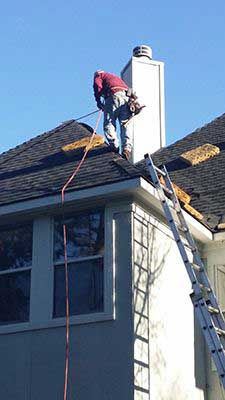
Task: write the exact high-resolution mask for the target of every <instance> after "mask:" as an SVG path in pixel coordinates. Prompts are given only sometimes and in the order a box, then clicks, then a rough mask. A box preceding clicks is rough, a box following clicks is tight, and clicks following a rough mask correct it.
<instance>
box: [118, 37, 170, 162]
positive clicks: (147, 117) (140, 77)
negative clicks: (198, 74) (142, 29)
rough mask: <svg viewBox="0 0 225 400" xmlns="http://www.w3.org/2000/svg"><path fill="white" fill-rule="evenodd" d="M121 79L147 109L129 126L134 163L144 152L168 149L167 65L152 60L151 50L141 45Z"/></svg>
mask: <svg viewBox="0 0 225 400" xmlns="http://www.w3.org/2000/svg"><path fill="white" fill-rule="evenodd" d="M121 77H122V79H123V80H124V81H125V82H126V84H127V85H128V86H129V87H131V88H132V89H133V91H134V92H135V93H136V95H137V96H138V99H139V102H140V103H141V104H144V105H145V106H146V107H145V108H144V109H143V110H142V111H141V112H140V114H138V115H136V116H135V117H134V118H133V119H132V120H131V121H130V123H129V129H130V130H131V132H132V135H133V155H132V161H133V162H137V161H140V160H142V159H143V158H144V154H145V153H150V154H151V153H153V152H154V151H156V150H158V149H160V148H161V147H163V146H165V108H164V63H162V62H160V61H154V60H152V50H151V48H150V47H148V46H144V45H142V46H138V47H135V49H134V50H133V57H132V58H131V60H130V61H129V62H128V64H127V65H126V66H125V68H124V69H123V70H122V72H121Z"/></svg>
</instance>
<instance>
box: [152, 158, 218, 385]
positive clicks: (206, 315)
mask: <svg viewBox="0 0 225 400" xmlns="http://www.w3.org/2000/svg"><path fill="white" fill-rule="evenodd" d="M145 161H146V166H147V169H148V172H149V174H150V176H151V179H152V182H153V185H154V186H155V188H156V190H157V193H158V195H159V199H160V202H161V204H162V207H163V210H164V213H165V216H166V219H167V221H168V224H169V226H170V228H171V231H172V233H173V236H174V239H175V241H176V244H177V247H178V249H179V252H180V255H181V257H182V260H183V262H184V265H185V268H186V271H187V274H188V276H189V279H190V281H191V284H192V289H193V293H191V295H190V297H191V301H192V303H193V306H194V310H195V314H196V316H197V319H198V321H199V323H200V327H201V329H202V333H203V336H204V338H205V340H206V343H207V345H208V349H209V351H210V354H211V356H212V358H213V360H214V363H215V365H216V368H217V372H218V375H219V378H220V380H221V383H222V385H223V387H224V389H225V321H224V317H223V314H222V311H221V309H220V306H219V304H218V301H217V298H216V295H215V294H214V291H213V288H212V286H211V283H210V281H209V278H208V276H207V273H206V271H205V267H204V263H203V261H202V259H201V256H200V253H199V250H198V248H197V246H196V244H195V241H194V238H193V236H192V234H191V232H190V230H189V227H188V225H187V222H186V220H185V217H184V215H183V212H182V209H181V206H180V202H179V200H178V198H177V196H176V193H175V191H174V187H173V185H172V182H171V180H170V177H169V174H168V172H167V169H166V167H165V166H163V167H162V169H159V168H157V167H155V166H154V163H153V161H152V159H151V157H150V156H149V155H148V154H146V155H145ZM158 175H160V176H162V177H163V179H164V182H165V187H164V186H163V185H162V183H161V182H160V179H159V176H158ZM168 196H170V198H171V201H172V205H173V208H174V211H175V213H176V216H177V219H178V222H179V224H180V227H178V226H177V223H176V221H175V219H174V217H173V214H172V211H171V206H170V204H169V201H168V200H167V197H168ZM179 229H181V230H182V233H183V235H184V238H185V240H186V242H187V243H186V242H184V241H183V240H182V237H181V235H180V232H179ZM186 247H188V248H189V249H190V250H191V255H192V257H193V261H190V259H189V253H188V252H187V250H186Z"/></svg>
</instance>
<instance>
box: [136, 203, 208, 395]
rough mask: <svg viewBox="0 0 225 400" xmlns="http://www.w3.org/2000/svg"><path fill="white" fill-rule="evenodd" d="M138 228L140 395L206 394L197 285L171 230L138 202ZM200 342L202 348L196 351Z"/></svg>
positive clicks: (137, 352) (137, 287)
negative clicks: (194, 296)
mask: <svg viewBox="0 0 225 400" xmlns="http://www.w3.org/2000/svg"><path fill="white" fill-rule="evenodd" d="M133 232H134V234H133V239H134V240H133V248H134V260H133V262H134V267H133V268H134V322H135V323H134V355H135V360H134V375H135V377H134V379H135V400H148V399H150V400H203V399H204V400H206V397H204V386H205V381H204V369H203V368H201V367H202V365H203V362H202V361H203V357H204V347H203V346H202V338H201V336H200V337H199V335H198V338H196V335H195V330H194V315H193V306H192V303H191V300H190V298H189V294H190V292H191V286H190V283H189V278H188V276H187V273H186V271H185V268H184V265H183V262H182V259H181V257H180V255H179V253H178V249H177V246H176V244H175V242H174V240H173V239H172V237H171V232H170V230H169V229H168V228H167V227H166V226H165V225H164V224H162V223H161V222H160V221H159V220H157V219H156V218H154V217H152V216H151V213H147V212H144V211H143V210H142V209H141V208H140V207H137V206H136V207H135V208H134V213H133ZM195 340H198V343H197V346H195V345H194V342H195ZM195 347H196V348H199V347H200V348H201V352H200V353H198V352H197V354H195V353H196V351H195ZM195 357H197V359H198V360H199V365H198V368H201V370H200V371H198V373H196V372H195ZM148 359H149V361H150V364H149V369H148V366H147V364H148ZM214 400H215V399H214Z"/></svg>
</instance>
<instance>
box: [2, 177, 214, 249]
mask: <svg viewBox="0 0 225 400" xmlns="http://www.w3.org/2000/svg"><path fill="white" fill-rule="evenodd" d="M129 197H130V198H132V200H137V201H141V202H143V203H145V204H146V205H147V206H148V207H149V208H150V209H152V210H153V211H155V212H157V214H158V215H159V216H162V218H164V213H163V210H162V206H161V203H160V201H159V199H158V196H157V192H156V190H155V188H154V187H153V186H152V185H151V184H150V183H149V182H147V181H146V180H145V179H144V178H142V177H135V178H130V179H127V180H123V181H120V182H114V183H110V184H105V185H101V186H95V187H90V188H86V189H80V190H75V191H68V192H66V195H65V204H66V205H67V206H68V207H69V206H70V205H73V206H74V205H75V204H76V205H78V206H83V207H86V206H88V207H91V206H92V204H93V206H96V205H98V204H99V205H100V204H103V203H104V202H109V201H113V200H119V199H124V198H129ZM60 207H61V195H60V193H59V194H55V195H51V196H46V197H41V198H36V199H30V200H26V201H20V202H17V203H12V204H7V205H2V206H0V218H1V222H2V223H4V221H5V220H8V218H9V217H16V216H20V215H31V214H32V215H35V214H39V213H41V214H43V213H45V212H48V213H49V212H54V211H55V210H59V209H60ZM183 213H184V216H185V218H186V221H187V223H188V225H189V227H190V230H191V232H192V234H193V236H194V237H195V239H197V240H199V241H201V242H202V243H207V242H209V241H211V240H213V235H212V232H211V231H210V230H209V229H207V228H206V227H205V226H203V225H202V224H201V223H200V222H198V221H197V220H196V219H194V218H193V217H192V216H190V215H189V214H188V213H187V212H185V211H183Z"/></svg>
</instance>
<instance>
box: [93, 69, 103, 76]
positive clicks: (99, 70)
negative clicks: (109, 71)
mask: <svg viewBox="0 0 225 400" xmlns="http://www.w3.org/2000/svg"><path fill="white" fill-rule="evenodd" d="M102 72H104V71H103V70H102V69H98V70H97V71H95V73H94V76H97V75H99V74H101V73H102Z"/></svg>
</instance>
